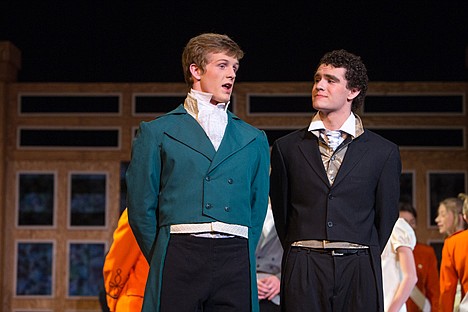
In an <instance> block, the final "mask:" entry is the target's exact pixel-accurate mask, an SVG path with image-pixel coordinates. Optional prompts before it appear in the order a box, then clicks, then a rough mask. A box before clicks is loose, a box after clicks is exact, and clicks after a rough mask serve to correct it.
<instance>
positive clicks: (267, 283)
mask: <svg viewBox="0 0 468 312" xmlns="http://www.w3.org/2000/svg"><path fill="white" fill-rule="evenodd" d="M257 284H258V300H263V299H268V300H271V299H273V298H274V297H275V296H276V295H277V294H279V292H280V280H279V279H278V278H277V277H276V276H275V275H270V276H268V277H264V278H262V279H259V280H257Z"/></svg>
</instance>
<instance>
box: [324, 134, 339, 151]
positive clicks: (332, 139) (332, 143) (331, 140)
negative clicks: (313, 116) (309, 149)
mask: <svg viewBox="0 0 468 312" xmlns="http://www.w3.org/2000/svg"><path fill="white" fill-rule="evenodd" d="M325 135H326V136H327V141H328V146H329V147H330V148H331V149H332V150H334V151H335V150H336V148H337V147H338V146H339V145H340V144H341V142H343V138H342V137H341V131H340V130H325Z"/></svg>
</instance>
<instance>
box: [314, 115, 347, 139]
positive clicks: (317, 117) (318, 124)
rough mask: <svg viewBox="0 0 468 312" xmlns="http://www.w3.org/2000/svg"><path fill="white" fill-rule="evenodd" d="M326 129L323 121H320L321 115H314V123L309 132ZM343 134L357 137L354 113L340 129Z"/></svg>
mask: <svg viewBox="0 0 468 312" xmlns="http://www.w3.org/2000/svg"><path fill="white" fill-rule="evenodd" d="M322 129H325V125H324V124H323V121H322V119H320V114H319V113H317V114H315V115H314V117H313V118H312V121H311V123H310V125H309V129H308V130H309V131H311V132H313V131H317V130H322ZM338 130H341V131H343V132H346V133H347V134H349V135H351V136H352V137H355V136H356V116H354V114H353V113H351V114H350V115H349V117H348V118H347V119H346V121H345V122H344V123H343V125H341V127H340V129H338Z"/></svg>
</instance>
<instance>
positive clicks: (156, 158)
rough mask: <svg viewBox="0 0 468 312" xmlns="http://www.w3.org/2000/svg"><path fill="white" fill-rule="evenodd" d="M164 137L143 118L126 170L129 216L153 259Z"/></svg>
mask: <svg viewBox="0 0 468 312" xmlns="http://www.w3.org/2000/svg"><path fill="white" fill-rule="evenodd" d="M159 150H160V141H159V140H157V139H156V137H155V136H154V135H153V133H152V129H150V126H149V123H146V122H142V123H141V124H140V129H139V130H138V134H137V136H136V138H135V140H134V141H133V146H132V158H131V161H130V165H129V167H128V169H127V173H126V181H127V205H128V220H129V223H130V226H131V228H132V230H133V233H134V235H135V238H136V240H137V242H138V245H139V246H140V248H141V250H142V252H143V254H144V256H145V258H146V259H147V260H148V262H150V260H151V254H152V249H153V245H154V242H155V240H156V234H157V228H158V225H157V222H158V219H157V207H158V194H159V184H160V171H161V156H160V152H159Z"/></svg>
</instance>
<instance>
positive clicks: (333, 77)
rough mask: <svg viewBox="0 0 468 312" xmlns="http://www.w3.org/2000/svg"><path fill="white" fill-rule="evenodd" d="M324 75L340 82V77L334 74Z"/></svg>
mask: <svg viewBox="0 0 468 312" xmlns="http://www.w3.org/2000/svg"><path fill="white" fill-rule="evenodd" d="M324 76H325V78H327V79H331V80H335V81H337V82H340V78H338V77H337V76H335V75H330V74H325V75H324Z"/></svg>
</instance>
